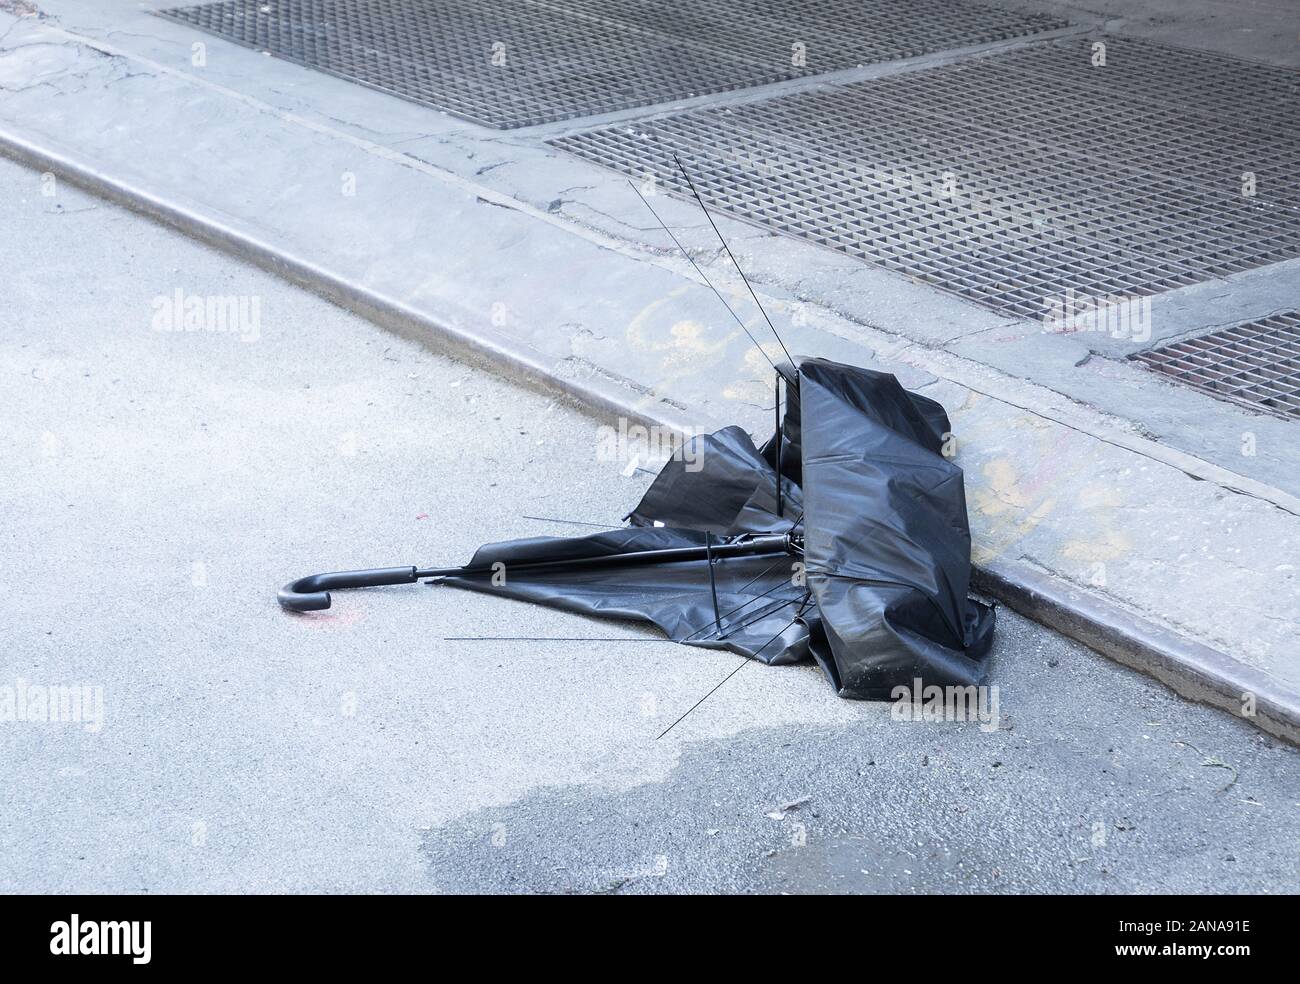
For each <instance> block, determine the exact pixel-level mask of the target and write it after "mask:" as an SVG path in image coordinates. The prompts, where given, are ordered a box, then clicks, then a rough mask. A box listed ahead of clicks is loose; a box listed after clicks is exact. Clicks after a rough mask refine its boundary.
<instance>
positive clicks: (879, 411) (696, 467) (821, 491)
mask: <svg viewBox="0 0 1300 984" xmlns="http://www.w3.org/2000/svg"><path fill="white" fill-rule="evenodd" d="M779 372H780V373H781V376H782V378H784V379H785V381H786V392H787V401H786V412H785V415H784V417H783V418H782V421H781V427H780V432H779V433H778V434H776V435H774V436H773V438H772V439H771V440H770V441H768V442H767V444H765V445H764V447H763V449H762V450H761V451H760V450H759V449H758V448H756V447H755V446H754V444H753V442H752V441H751V440H750V438H749V435H748V434H746V433H745V432H744V431H743V430H741V429H740V428H738V427H728V428H725V429H723V430H721V431H718V432H717V433H714V434H710V435H707V436H703V437H699V438H695V439H694V441H695V442H696V443H695V444H694V446H693V447H691V449H690V452H691V453H689V454H685V455H680V456H674V457H673V458H672V459H670V460H669V461H668V463H667V464H666V465H665V466H664V467H663V469H662V471H661V472H660V473H659V475H658V476H657V477H656V479H655V481H654V483H653V484H652V485H651V487H650V489H649V490H648V491H647V492H646V494H645V496H644V497H643V498H642V500H641V502H640V503H639V504H638V505H637V506H636V508H635V509H633V510H632V512H631V513H629V514H628V518H629V520H630V523H631V525H630V526H629V527H628V528H625V529H620V530H616V531H611V532H607V533H598V534H595V535H593V536H587V537H577V538H538V539H529V540H513V541H508V542H504V543H494V544H490V545H487V546H485V547H482V548H480V550H479V551H478V552H477V553H476V554H475V555H474V558H473V560H471V562H470V564H469V565H467V567H466V568H465V569H463V570H461V571H458V572H452V573H449V574H448V575H447V576H445V577H443V578H442V579H441V582H440V583H443V584H447V585H449V586H453V587H459V588H464V589H467V590H471V591H482V592H494V593H499V594H504V595H506V596H508V597H511V598H518V599H522V600H525V601H531V602H534V603H537V604H544V605H549V606H552V607H555V608H563V609H566V610H568V611H575V612H582V613H585V614H590V615H599V616H608V617H617V618H624V619H636V620H641V621H646V622H650V623H653V624H654V625H657V626H658V627H659V628H660V629H662V630H663V631H664V632H665V633H666V634H667V635H668V636H669V637H670V638H671V639H674V640H676V641H678V642H681V643H684V644H686V645H692V646H705V647H710V648H724V649H728V650H731V651H732V652H736V653H740V654H742V655H745V656H750V657H753V658H755V659H758V660H761V661H762V662H764V663H769V664H788V663H796V662H801V661H804V660H807V659H813V660H815V661H816V662H817V663H818V664H819V665H820V666H821V668H822V670H823V671H824V672H825V673H826V675H827V677H828V678H829V680H830V682H831V684H832V686H834V688H835V690H836V692H837V693H838V694H839V695H840V696H841V697H849V698H859V699H884V698H888V697H890V696H891V691H892V690H893V688H894V687H896V686H899V685H905V686H908V687H909V688H910V687H912V686H913V685H914V681H915V680H917V679H920V680H921V681H922V683H923V684H924V685H926V686H929V685H939V686H951V685H957V686H969V685H974V684H978V683H979V682H980V680H981V679H982V677H983V673H984V669H985V661H986V657H987V654H988V650H989V646H990V643H991V641H992V636H993V625H994V613H993V610H992V609H991V608H990V607H989V606H987V605H984V604H981V603H980V602H977V601H974V600H972V599H969V598H968V597H967V592H968V589H969V586H970V528H969V525H968V523H967V516H966V499H965V491H964V487H963V478H962V471H961V469H960V468H958V467H957V465H955V464H954V463H953V462H952V461H950V460H948V459H947V458H946V457H944V455H943V454H942V449H943V444H944V439H945V435H946V434H947V433H948V430H949V422H948V417H947V414H946V413H945V412H944V410H943V407H942V406H940V405H939V404H938V403H936V402H935V401H933V400H930V399H928V398H926V397H924V396H920V395H918V394H915V393H909V392H907V391H906V390H905V389H903V387H902V386H901V385H900V384H899V382H898V380H897V379H895V378H894V377H893V376H892V375H890V374H888V373H881V372H873V371H871V370H869V369H861V368H856V367H853V366H846V365H841V364H839V363H835V362H830V361H828V360H824V359H806V360H803V361H801V362H799V364H798V366H797V368H796V367H795V366H792V365H790V364H785V365H782V366H781V367H780V369H779ZM778 461H779V462H780V480H781V491H780V495H779V497H778V493H777V484H776V483H777V462H778ZM616 557H617V558H619V560H618V561H614V560H613V558H616ZM488 572H492V574H495V576H491V575H490V574H489V573H488Z"/></svg>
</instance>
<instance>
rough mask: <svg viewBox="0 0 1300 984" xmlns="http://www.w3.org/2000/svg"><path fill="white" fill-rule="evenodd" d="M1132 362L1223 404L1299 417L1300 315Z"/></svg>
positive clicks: (1220, 333) (1279, 316) (1187, 343)
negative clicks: (1229, 403) (1235, 404)
mask: <svg viewBox="0 0 1300 984" xmlns="http://www.w3.org/2000/svg"><path fill="white" fill-rule="evenodd" d="M1131 358H1132V359H1134V360H1136V361H1138V362H1141V363H1143V364H1144V365H1146V366H1148V367H1149V368H1151V369H1154V370H1156V371H1157V372H1162V373H1165V374H1166V375H1168V376H1172V377H1173V378H1174V379H1176V380H1178V381H1179V382H1180V383H1186V384H1187V385H1188V386H1194V387H1195V388H1196V389H1198V390H1203V391H1205V392H1206V393H1210V394H1212V395H1214V396H1217V397H1219V398H1221V399H1224V400H1232V401H1233V402H1234V403H1241V404H1244V405H1245V406H1248V407H1251V408H1253V409H1255V410H1267V411H1269V412H1270V413H1275V414H1278V415H1279V416H1283V417H1300V312H1296V311H1288V312H1287V313H1285V314H1275V315H1273V316H1272V317H1269V318H1263V319H1261V320H1260V321H1252V322H1250V323H1249V324H1244V325H1237V326H1236V327H1233V328H1225V329H1224V330H1222V331H1216V332H1213V333H1212V334H1209V335H1201V336H1200V337H1199V338H1189V339H1186V340H1184V341H1181V342H1175V343H1174V344H1172V345H1162V346H1161V347H1160V348H1155V349H1151V350H1149V351H1147V352H1139V353H1137V354H1136V355H1133V356H1131Z"/></svg>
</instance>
